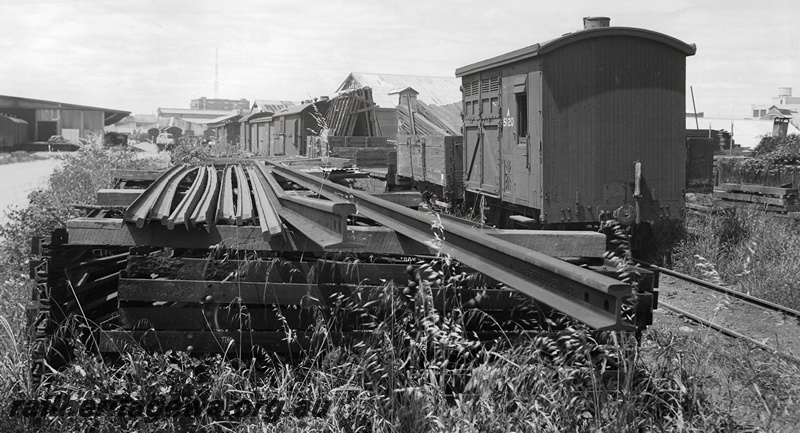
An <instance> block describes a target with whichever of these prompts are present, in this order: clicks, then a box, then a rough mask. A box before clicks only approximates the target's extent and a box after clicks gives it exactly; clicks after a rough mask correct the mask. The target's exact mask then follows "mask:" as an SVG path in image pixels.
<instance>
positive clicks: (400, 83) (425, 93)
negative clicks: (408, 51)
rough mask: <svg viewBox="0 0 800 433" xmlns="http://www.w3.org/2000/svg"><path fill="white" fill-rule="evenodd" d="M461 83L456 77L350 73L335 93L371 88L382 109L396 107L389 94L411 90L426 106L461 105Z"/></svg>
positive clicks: (395, 102) (395, 98) (395, 101)
mask: <svg viewBox="0 0 800 433" xmlns="http://www.w3.org/2000/svg"><path fill="white" fill-rule="evenodd" d="M459 86H461V80H460V79H457V78H455V77H425V76H418V75H395V74H374V73H363V72H352V73H350V75H348V76H347V78H346V79H345V80H344V82H343V83H342V85H341V86H339V88H338V89H336V92H337V93H338V92H342V91H344V90H351V89H357V88H360V87H371V88H372V98H373V101H375V103H376V104H378V106H380V107H383V108H395V107H397V96H396V95H390V94H389V93H390V92H393V91H396V90H397V89H404V88H407V87H413V88H414V90H416V91H417V92H419V99H420V100H423V101H425V102H426V103H428V104H433V105H448V104H451V103H453V102H460V101H461V91H460V90H459Z"/></svg>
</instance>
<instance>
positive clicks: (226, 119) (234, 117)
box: [208, 113, 241, 128]
mask: <svg viewBox="0 0 800 433" xmlns="http://www.w3.org/2000/svg"><path fill="white" fill-rule="evenodd" d="M239 117H241V115H240V114H239V113H235V114H227V115H225V116H220V117H217V118H215V119H211V120H209V121H208V126H209V127H212V128H213V127H217V126H222V125H225V124H227V123H232V122H236V121H238V120H239Z"/></svg>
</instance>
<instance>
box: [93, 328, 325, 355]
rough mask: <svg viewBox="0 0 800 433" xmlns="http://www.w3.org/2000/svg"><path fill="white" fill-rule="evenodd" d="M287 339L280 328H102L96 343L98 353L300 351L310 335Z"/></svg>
mask: <svg viewBox="0 0 800 433" xmlns="http://www.w3.org/2000/svg"><path fill="white" fill-rule="evenodd" d="M292 337H293V338H291V339H290V338H288V337H287V334H286V333H285V332H283V331H247V332H242V333H240V332H238V331H219V332H212V331H206V332H192V331H189V332H187V331H158V332H153V331H136V332H130V331H124V330H111V331H102V332H101V333H100V334H99V338H98V340H99V345H100V350H101V351H102V352H126V351H130V350H136V348H143V349H145V350H157V351H162V352H163V351H167V350H176V351H186V350H187V349H188V348H189V347H191V348H192V352H196V353H230V354H236V353H237V352H238V351H240V350H241V351H243V352H247V353H250V352H251V351H252V350H253V347H255V346H259V347H261V348H263V349H265V350H266V351H267V352H280V353H288V352H295V353H297V352H301V351H302V350H304V349H306V348H308V347H309V346H310V343H311V334H310V333H305V332H293V333H292Z"/></svg>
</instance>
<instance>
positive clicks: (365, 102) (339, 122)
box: [325, 87, 382, 137]
mask: <svg viewBox="0 0 800 433" xmlns="http://www.w3.org/2000/svg"><path fill="white" fill-rule="evenodd" d="M376 108H378V106H377V105H375V102H374V101H373V100H372V89H371V88H369V87H360V88H358V89H352V90H346V91H344V92H342V93H341V94H339V95H338V96H336V97H335V98H333V99H332V100H331V103H330V105H329V106H328V110H327V111H326V112H325V120H326V122H327V123H328V128H329V131H330V132H329V134H328V135H330V136H352V135H361V136H369V137H377V136H381V135H382V134H381V128H380V125H379V124H378V119H377V117H376V116H375V109H376ZM357 127H358V128H359V130H357V129H356V128H357Z"/></svg>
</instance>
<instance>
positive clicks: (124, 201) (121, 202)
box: [97, 188, 145, 206]
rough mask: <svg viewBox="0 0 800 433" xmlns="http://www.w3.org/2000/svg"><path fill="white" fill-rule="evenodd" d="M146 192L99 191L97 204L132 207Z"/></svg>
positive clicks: (131, 190) (136, 190)
mask: <svg viewBox="0 0 800 433" xmlns="http://www.w3.org/2000/svg"><path fill="white" fill-rule="evenodd" d="M144 191H145V190H143V189H106V188H103V189H99V190H97V204H98V205H101V206H130V204H131V203H133V201H134V200H136V198H137V197H139V196H140V195H142V193H143V192H144Z"/></svg>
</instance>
